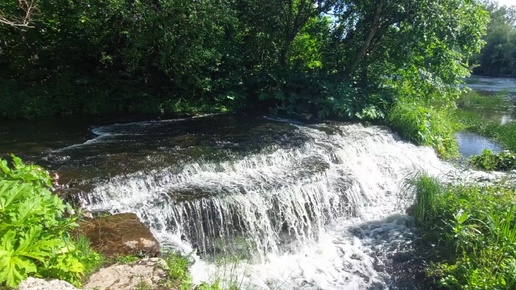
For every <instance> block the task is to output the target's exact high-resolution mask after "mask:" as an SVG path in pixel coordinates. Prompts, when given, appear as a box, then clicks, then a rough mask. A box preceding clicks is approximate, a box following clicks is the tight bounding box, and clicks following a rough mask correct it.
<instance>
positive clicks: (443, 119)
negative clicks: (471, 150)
mask: <svg viewBox="0 0 516 290" xmlns="http://www.w3.org/2000/svg"><path fill="white" fill-rule="evenodd" d="M388 122H389V125H390V127H391V128H393V129H394V130H395V131H397V132H398V133H399V134H400V135H401V136H402V137H403V138H405V139H407V140H409V141H412V142H414V143H416V144H418V145H426V146H431V147H433V148H434V149H435V150H436V151H437V153H438V154H439V155H440V156H441V157H444V158H451V157H456V156H458V154H459V152H458V145H457V140H456V139H455V135H454V133H455V131H456V128H455V127H456V125H455V123H454V122H452V118H451V117H450V111H449V109H447V108H444V107H433V106H431V105H425V104H416V103H403V102H400V103H398V104H397V105H396V106H395V107H394V108H393V109H392V110H391V111H390V113H389V116H388Z"/></svg>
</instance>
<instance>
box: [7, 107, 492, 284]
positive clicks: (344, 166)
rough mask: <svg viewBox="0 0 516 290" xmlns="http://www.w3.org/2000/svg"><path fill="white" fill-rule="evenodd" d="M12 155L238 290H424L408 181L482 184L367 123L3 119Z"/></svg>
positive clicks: (205, 276)
mask: <svg viewBox="0 0 516 290" xmlns="http://www.w3.org/2000/svg"><path fill="white" fill-rule="evenodd" d="M0 136H1V139H0V148H1V150H0V151H1V152H0V153H5V152H13V153H16V154H18V155H20V156H21V157H23V158H24V159H26V160H29V161H32V162H35V163H37V164H40V165H43V166H45V167H46V168H48V169H50V170H52V171H53V172H56V173H58V174H59V176H60V183H61V184H62V185H63V187H64V191H65V193H66V194H68V195H69V196H73V197H75V198H77V197H79V198H80V199H82V201H83V202H84V203H85V204H86V207H87V209H88V210H90V211H92V212H94V213H101V212H109V213H120V212H134V213H136V214H137V215H138V216H139V218H140V219H141V220H142V221H143V222H144V223H145V224H146V225H147V226H148V227H149V228H150V229H151V230H152V232H153V233H154V235H155V236H156V237H157V238H158V240H159V241H160V242H161V244H162V246H163V247H165V248H168V249H173V250H178V251H181V252H183V253H184V254H187V255H190V257H191V259H192V260H193V261H195V262H194V264H193V266H192V267H191V273H192V275H193V279H194V282H197V283H199V282H200V281H212V282H213V281H215V280H217V279H219V280H220V281H221V283H222V284H223V285H230V284H234V285H236V286H238V287H239V288H240V289H328V290H330V289H351V290H353V289H425V288H424V286H423V285H422V284H421V279H422V272H421V268H420V267H421V265H422V263H423V261H421V260H420V258H419V255H418V253H417V252H416V248H415V246H414V244H415V241H417V238H418V233H417V231H416V229H415V228H414V226H413V224H412V219H411V217H409V216H408V215H407V212H408V211H409V209H410V206H411V204H412V202H413V197H414V195H413V192H412V190H411V188H410V186H409V184H408V181H409V180H410V179H411V178H413V177H414V176H416V175H417V174H420V173H422V172H424V173H426V174H429V175H431V176H435V177H438V178H440V179H442V180H446V181H449V182H460V183H464V182H475V180H480V179H482V180H485V179H486V178H487V179H489V178H491V176H490V175H488V174H484V173H480V172H472V171H464V170H461V169H458V168H455V167H454V166H453V165H451V164H448V163H446V162H443V161H441V160H440V159H439V158H438V157H437V156H436V155H435V153H434V151H433V150H432V149H431V148H427V147H418V146H415V145H412V144H410V143H408V142H405V141H403V140H401V139H400V138H399V137H398V136H397V134H395V133H393V132H391V131H390V130H389V129H387V128H384V127H379V126H364V125H358V124H345V123H336V122H328V123H321V124H311V125H310V124H301V123H296V122H292V121H288V120H282V119H274V118H269V117H264V116H257V117H245V118H242V117H238V116H232V115H207V116H199V117H195V118H184V119H171V120H150V121H149V120H141V121H132V122H126V120H118V121H106V120H97V121H94V122H91V121H81V120H74V121H69V122H68V121H59V122H52V121H48V122H30V123H26V122H16V123H14V122H13V123H4V124H2V125H1V126H0Z"/></svg>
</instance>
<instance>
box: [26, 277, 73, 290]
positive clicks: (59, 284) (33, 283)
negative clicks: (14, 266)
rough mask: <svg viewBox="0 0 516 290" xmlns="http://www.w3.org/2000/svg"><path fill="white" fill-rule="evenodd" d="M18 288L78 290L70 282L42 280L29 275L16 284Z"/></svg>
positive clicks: (31, 289) (29, 289)
mask: <svg viewBox="0 0 516 290" xmlns="http://www.w3.org/2000/svg"><path fill="white" fill-rule="evenodd" d="M17 289H18V290H78V289H77V288H75V287H74V286H72V284H70V283H68V282H66V281H61V280H49V281H47V280H44V279H39V278H33V277H29V278H27V279H25V280H23V281H22V282H21V283H20V285H18V288H17Z"/></svg>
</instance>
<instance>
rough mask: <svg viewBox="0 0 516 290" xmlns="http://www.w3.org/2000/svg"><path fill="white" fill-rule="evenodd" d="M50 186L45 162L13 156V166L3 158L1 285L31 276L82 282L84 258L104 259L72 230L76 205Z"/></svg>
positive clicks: (11, 284) (0, 177)
mask: <svg viewBox="0 0 516 290" xmlns="http://www.w3.org/2000/svg"><path fill="white" fill-rule="evenodd" d="M50 187H51V179H50V177H49V175H48V173H47V172H46V171H44V170H43V169H42V168H41V167H38V166H34V165H26V164H24V163H23V162H22V161H21V160H20V159H19V158H17V157H14V156H13V167H12V168H11V167H9V166H8V162H7V161H6V160H1V159H0V236H1V238H0V285H3V284H5V285H6V286H9V287H14V286H16V285H17V284H18V283H19V282H20V281H21V280H23V279H24V278H26V277H27V276H37V277H45V278H58V279H63V280H66V281H68V282H71V283H72V284H74V285H79V284H80V281H81V278H82V275H83V274H84V273H85V269H84V264H83V261H88V264H91V263H92V261H93V262H94V261H95V260H97V259H100V258H99V256H98V254H97V253H95V252H92V251H91V252H84V251H82V252H81V251H80V250H78V248H77V246H76V244H75V242H74V241H72V239H71V237H70V234H69V233H70V230H71V229H73V228H74V227H75V226H76V224H75V216H74V215H70V213H71V212H72V209H71V208H70V207H69V206H68V205H66V204H64V203H63V201H62V200H61V199H60V198H59V197H58V196H56V195H55V194H53V193H52V192H50V190H49V188H50ZM84 247H87V245H86V246H84ZM84 247H83V248H84Z"/></svg>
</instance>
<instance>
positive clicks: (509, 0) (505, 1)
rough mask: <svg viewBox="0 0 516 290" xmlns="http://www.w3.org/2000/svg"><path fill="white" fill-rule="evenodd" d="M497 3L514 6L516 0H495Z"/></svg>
mask: <svg viewBox="0 0 516 290" xmlns="http://www.w3.org/2000/svg"><path fill="white" fill-rule="evenodd" d="M496 2H498V4H500V5H505V6H516V0H496Z"/></svg>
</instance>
